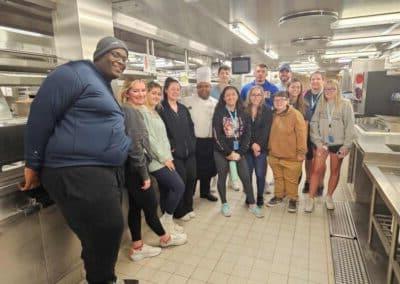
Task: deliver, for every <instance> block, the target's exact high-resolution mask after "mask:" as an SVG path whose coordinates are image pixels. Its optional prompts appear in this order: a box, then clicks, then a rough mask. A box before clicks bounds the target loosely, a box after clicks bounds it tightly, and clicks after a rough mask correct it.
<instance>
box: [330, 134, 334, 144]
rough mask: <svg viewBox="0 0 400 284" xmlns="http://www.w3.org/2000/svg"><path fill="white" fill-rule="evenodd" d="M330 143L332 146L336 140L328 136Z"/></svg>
mask: <svg viewBox="0 0 400 284" xmlns="http://www.w3.org/2000/svg"><path fill="white" fill-rule="evenodd" d="M328 142H329V143H330V144H332V143H333V142H335V138H333V136H332V135H328Z"/></svg>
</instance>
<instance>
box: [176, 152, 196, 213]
mask: <svg viewBox="0 0 400 284" xmlns="http://www.w3.org/2000/svg"><path fill="white" fill-rule="evenodd" d="M174 165H175V169H176V171H177V172H178V174H179V176H180V177H181V178H182V180H183V183H184V184H185V191H184V193H183V196H182V199H181V201H180V202H179V204H178V207H177V208H176V210H175V212H174V217H175V218H182V217H183V216H185V215H186V214H187V213H189V212H191V211H193V192H194V187H195V186H196V157H195V156H194V155H192V156H190V157H189V158H187V159H185V160H183V159H177V158H174Z"/></svg>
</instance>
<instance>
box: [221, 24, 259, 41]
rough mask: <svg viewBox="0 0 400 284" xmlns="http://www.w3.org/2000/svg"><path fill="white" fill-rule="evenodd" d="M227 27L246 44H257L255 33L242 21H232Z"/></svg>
mask: <svg viewBox="0 0 400 284" xmlns="http://www.w3.org/2000/svg"><path fill="white" fill-rule="evenodd" d="M229 29H230V31H231V32H232V33H234V34H235V35H237V36H238V37H240V38H241V39H242V40H244V41H245V42H247V43H248V44H257V43H258V41H259V40H260V39H259V38H258V36H257V34H256V33H255V32H254V31H252V30H251V29H250V28H248V27H247V26H246V25H245V24H243V23H242V22H233V23H231V24H229Z"/></svg>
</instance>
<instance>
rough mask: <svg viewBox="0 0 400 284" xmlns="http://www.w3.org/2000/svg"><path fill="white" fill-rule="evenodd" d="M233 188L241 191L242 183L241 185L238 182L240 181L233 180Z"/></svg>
mask: <svg viewBox="0 0 400 284" xmlns="http://www.w3.org/2000/svg"><path fill="white" fill-rule="evenodd" d="M232 189H233V190H234V191H239V190H240V185H239V182H238V181H233V182H232Z"/></svg>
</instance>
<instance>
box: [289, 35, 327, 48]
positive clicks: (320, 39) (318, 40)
mask: <svg viewBox="0 0 400 284" xmlns="http://www.w3.org/2000/svg"><path fill="white" fill-rule="evenodd" d="M330 39H331V38H330V37H329V36H306V37H298V38H294V39H292V40H291V41H290V43H291V44H292V45H295V46H313V45H314V46H315V45H321V44H326V43H327V42H328V41H329V40H330Z"/></svg>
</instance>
